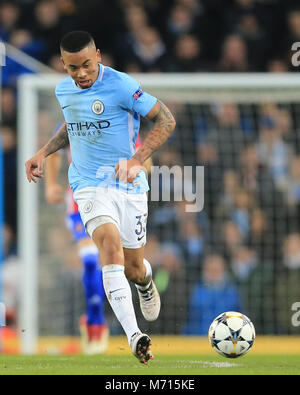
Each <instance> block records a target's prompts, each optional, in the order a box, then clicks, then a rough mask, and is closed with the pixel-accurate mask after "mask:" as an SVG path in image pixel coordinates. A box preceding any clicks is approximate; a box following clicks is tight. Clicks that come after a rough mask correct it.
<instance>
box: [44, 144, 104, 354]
mask: <svg viewBox="0 0 300 395" xmlns="http://www.w3.org/2000/svg"><path fill="white" fill-rule="evenodd" d="M68 151H69V150H68ZM68 154H69V152H68ZM68 156H69V160H70V161H71V157H70V154H69V155H68ZM60 167H61V155H60V154H59V153H58V152H56V153H54V154H53V155H51V156H49V157H48V158H47V161H46V172H45V173H46V179H45V181H46V182H45V187H46V188H45V194H46V200H47V202H48V203H49V204H57V203H61V202H63V200H64V193H63V188H62V186H61V185H59V184H58V175H59V171H60ZM65 200H66V204H67V222H68V227H69V228H70V230H71V232H72V235H73V239H74V241H75V243H76V245H77V249H78V253H79V256H80V259H81V261H82V265H83V276H82V283H83V287H84V294H85V300H86V316H83V317H82V318H81V319H80V333H81V343H82V347H83V352H84V353H85V354H87V355H96V354H102V353H103V352H104V351H106V349H107V346H108V337H109V329H108V326H107V324H106V320H105V315H104V307H105V301H106V296H105V291H104V288H103V282H102V270H101V266H100V262H99V252H98V249H97V247H96V245H95V244H94V242H93V241H92V240H91V239H90V238H89V236H88V235H87V233H86V232H85V228H84V225H83V223H82V221H81V217H80V214H79V211H78V206H77V204H76V202H74V200H73V196H72V190H71V189H68V190H67V191H66V193H65Z"/></svg>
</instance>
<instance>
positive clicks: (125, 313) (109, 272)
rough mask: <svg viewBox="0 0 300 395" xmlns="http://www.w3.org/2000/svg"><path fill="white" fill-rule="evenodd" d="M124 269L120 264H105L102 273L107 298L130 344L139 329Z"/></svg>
mask: <svg viewBox="0 0 300 395" xmlns="http://www.w3.org/2000/svg"><path fill="white" fill-rule="evenodd" d="M124 270H125V269H124V266H122V265H107V266H104V267H103V268H102V273H103V285H104V289H105V293H106V296H107V299H108V301H109V303H110V305H111V308H112V309H113V312H114V313H115V315H116V317H117V319H118V320H119V322H120V324H121V325H122V327H123V329H124V331H125V333H126V336H127V338H128V343H129V344H130V339H131V337H132V335H134V334H135V333H136V332H141V331H140V329H139V327H138V325H137V321H136V316H135V312H134V308H133V303H132V294H131V288H130V285H129V283H128V281H127V278H126V277H125V273H124Z"/></svg>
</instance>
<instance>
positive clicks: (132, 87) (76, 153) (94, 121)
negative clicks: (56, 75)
mask: <svg viewBox="0 0 300 395" xmlns="http://www.w3.org/2000/svg"><path fill="white" fill-rule="evenodd" d="M55 93H56V96H57V99H58V101H59V104H60V106H61V108H62V111H63V114H64V117H65V121H66V124H67V130H68V135H69V140H70V148H71V156H72V163H71V165H70V168H69V183H70V186H71V188H72V189H73V192H75V191H76V190H80V189H83V188H85V187H93V186H101V187H106V188H117V189H120V190H122V191H125V192H128V193H144V192H147V191H148V190H149V185H148V182H147V178H146V175H145V173H144V172H143V171H141V172H140V173H139V175H138V176H137V178H136V179H135V180H134V182H133V183H124V182H122V181H119V180H116V177H115V166H116V165H117V163H118V162H119V161H120V160H128V159H130V158H131V157H132V156H133V155H134V153H135V141H136V139H137V135H138V133H139V128H140V115H141V116H146V115H147V114H148V113H149V112H150V110H151V109H152V108H153V106H154V105H155V104H156V102H157V99H156V98H155V97H153V96H151V95H149V94H148V93H146V92H143V91H142V89H141V87H140V86H139V84H138V83H137V82H136V81H135V80H134V79H133V78H131V77H130V76H129V75H127V74H124V73H120V72H118V71H116V70H114V69H112V68H110V67H106V66H103V65H101V64H99V76H98V79H97V81H96V82H95V83H94V84H93V86H91V87H90V88H88V89H80V88H78V87H77V85H76V84H75V82H74V80H73V79H72V78H71V77H68V78H66V79H65V80H63V81H62V82H61V83H60V84H58V85H57V87H56V90H55Z"/></svg>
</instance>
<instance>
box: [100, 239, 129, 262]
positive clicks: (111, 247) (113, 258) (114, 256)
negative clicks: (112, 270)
mask: <svg viewBox="0 0 300 395" xmlns="http://www.w3.org/2000/svg"><path fill="white" fill-rule="evenodd" d="M102 253H103V257H104V263H105V264H106V265H124V256H123V253H122V250H121V249H120V248H119V246H118V244H116V243H115V242H114V241H113V240H111V239H104V241H103V244H102Z"/></svg>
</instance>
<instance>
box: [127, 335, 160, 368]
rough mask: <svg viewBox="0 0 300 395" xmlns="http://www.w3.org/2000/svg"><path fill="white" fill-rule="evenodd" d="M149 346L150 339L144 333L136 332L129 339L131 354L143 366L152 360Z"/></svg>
mask: <svg viewBox="0 0 300 395" xmlns="http://www.w3.org/2000/svg"><path fill="white" fill-rule="evenodd" d="M150 346H151V339H150V337H149V336H148V335H146V334H145V333H139V332H137V333H135V334H134V335H133V336H132V337H131V340H130V347H131V351H132V354H133V355H134V356H135V357H136V358H137V359H138V360H139V361H140V362H141V363H143V364H144V365H147V364H148V361H149V359H151V360H153V359H154V356H153V354H152V351H151V350H150Z"/></svg>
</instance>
